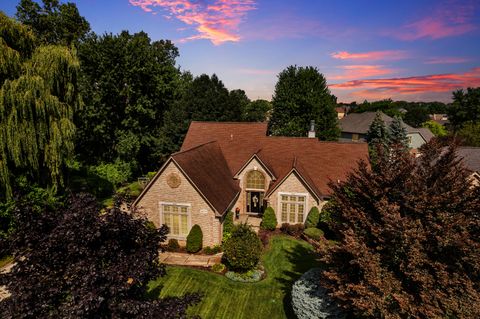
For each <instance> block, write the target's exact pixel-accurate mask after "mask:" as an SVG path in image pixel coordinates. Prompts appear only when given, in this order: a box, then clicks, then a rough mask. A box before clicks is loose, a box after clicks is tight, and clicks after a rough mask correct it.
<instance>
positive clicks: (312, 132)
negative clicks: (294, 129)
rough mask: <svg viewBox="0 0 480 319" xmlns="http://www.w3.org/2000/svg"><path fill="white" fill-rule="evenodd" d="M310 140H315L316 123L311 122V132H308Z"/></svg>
mask: <svg viewBox="0 0 480 319" xmlns="http://www.w3.org/2000/svg"><path fill="white" fill-rule="evenodd" d="M308 138H315V121H314V120H311V121H310V131H308Z"/></svg>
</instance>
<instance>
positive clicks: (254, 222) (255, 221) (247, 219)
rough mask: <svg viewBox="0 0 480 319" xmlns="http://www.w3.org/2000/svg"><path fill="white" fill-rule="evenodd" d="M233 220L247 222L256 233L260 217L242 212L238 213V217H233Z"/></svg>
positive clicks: (258, 228)
mask: <svg viewBox="0 0 480 319" xmlns="http://www.w3.org/2000/svg"><path fill="white" fill-rule="evenodd" d="M233 222H234V223H235V224H240V223H247V224H248V225H250V226H252V229H253V230H254V231H255V232H256V233H258V231H259V230H260V223H261V222H262V218H261V217H257V216H251V215H246V214H242V215H240V218H238V219H234V220H233Z"/></svg>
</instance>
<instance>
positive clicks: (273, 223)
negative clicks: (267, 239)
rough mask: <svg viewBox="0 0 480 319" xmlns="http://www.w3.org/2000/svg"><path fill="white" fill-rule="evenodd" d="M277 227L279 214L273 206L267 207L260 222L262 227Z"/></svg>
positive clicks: (270, 228)
mask: <svg viewBox="0 0 480 319" xmlns="http://www.w3.org/2000/svg"><path fill="white" fill-rule="evenodd" d="M276 227H277V216H275V211H274V210H273V208H272V207H267V209H265V212H264V213H263V217H262V222H261V223H260V228H261V229H266V230H275V228H276Z"/></svg>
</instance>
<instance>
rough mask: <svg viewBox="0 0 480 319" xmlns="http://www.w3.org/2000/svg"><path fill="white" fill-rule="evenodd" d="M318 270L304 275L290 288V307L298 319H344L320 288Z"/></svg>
mask: <svg viewBox="0 0 480 319" xmlns="http://www.w3.org/2000/svg"><path fill="white" fill-rule="evenodd" d="M321 272H322V270H321V269H320V268H313V269H310V270H309V271H307V272H306V273H304V274H303V275H302V276H301V277H300V279H298V280H297V281H296V282H295V284H294V285H293V288H292V306H293V311H294V312H295V314H296V315H297V318H298V319H310V318H325V319H326V318H328V319H336V318H345V315H344V314H343V313H342V312H341V310H340V308H339V307H338V305H337V304H335V303H334V301H333V300H332V299H331V298H330V297H329V296H328V292H327V289H325V288H322V287H321V286H320V282H321V279H320V274H321Z"/></svg>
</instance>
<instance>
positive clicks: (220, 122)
mask: <svg viewBox="0 0 480 319" xmlns="http://www.w3.org/2000/svg"><path fill="white" fill-rule="evenodd" d="M191 123H211V124H258V125H259V124H268V122H235V121H191Z"/></svg>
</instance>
